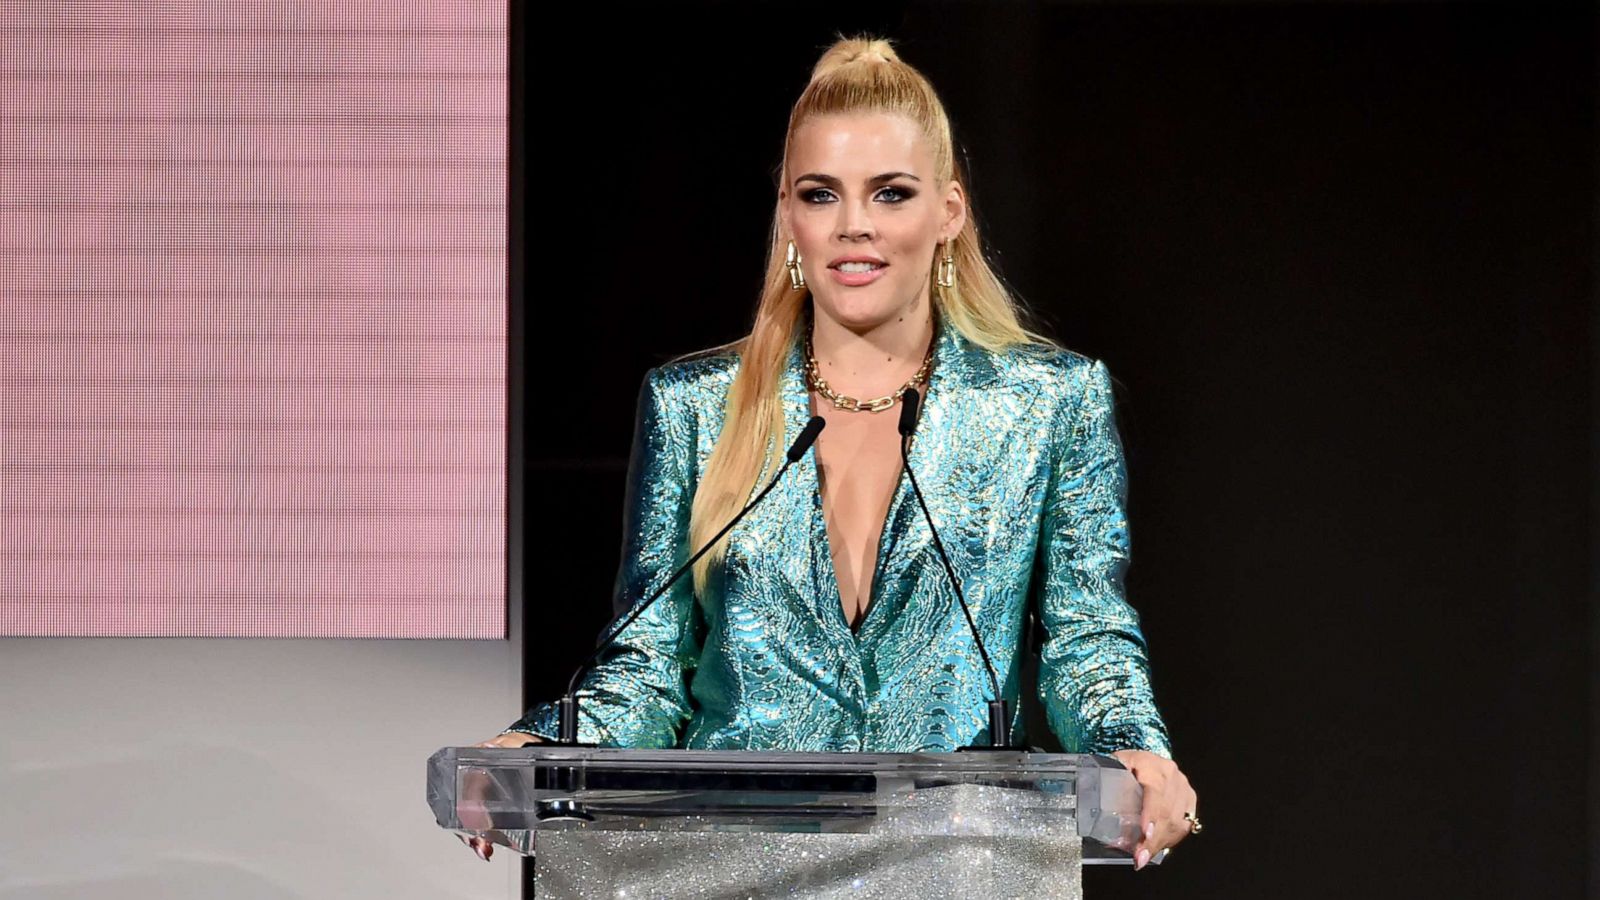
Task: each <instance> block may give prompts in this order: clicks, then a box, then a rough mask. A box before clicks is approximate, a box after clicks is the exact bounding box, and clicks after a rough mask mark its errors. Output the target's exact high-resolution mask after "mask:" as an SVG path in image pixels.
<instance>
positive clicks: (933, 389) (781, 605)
mask: <svg viewBox="0 0 1600 900" xmlns="http://www.w3.org/2000/svg"><path fill="white" fill-rule="evenodd" d="M935 340H936V346H935V349H934V366H933V372H932V374H931V375H930V378H929V382H928V387H927V391H926V398H925V399H924V401H923V404H922V411H921V414H920V418H919V420H918V425H917V431H916V438H915V439H914V441H913V443H912V448H911V453H910V460H911V466H912V468H913V469H914V470H915V472H916V476H917V480H918V483H919V484H920V485H921V487H922V492H923V495H924V496H925V497H926V498H927V502H928V506H929V509H930V511H931V513H932V516H933V519H934V521H935V522H936V523H937V525H938V528H939V535H940V538H941V539H942V541H943V542H944V545H945V549H946V551H947V552H948V553H949V555H950V561H951V563H952V564H953V566H954V568H955V572H956V575H957V577H958V578H960V580H961V584H962V589H963V591H964V593H965V596H966V599H967V602H968V603H969V604H970V605H971V607H972V611H973V615H974V618H975V620H976V622H977V626H978V629H979V630H980V631H981V632H982V634H983V638H984V642H985V644H986V646H987V648H988V650H989V654H990V656H991V658H992V659H993V661H994V664H995V666H996V669H997V671H998V674H999V678H1000V681H1001V685H1002V691H1003V692H1004V693H1005V694H1006V695H1007V698H1008V699H1009V700H1010V701H1011V703H1012V706H1011V708H1012V711H1013V718H1014V720H1015V721H1014V724H1013V735H1014V740H1018V741H1019V742H1020V739H1021V737H1022V736H1021V735H1020V727H1021V721H1022V717H1021V715H1020V714H1019V713H1018V711H1017V710H1018V705H1017V702H1016V701H1017V699H1018V695H1019V693H1020V691H1021V690H1022V685H1021V684H1020V674H1021V670H1022V666H1021V663H1022V655H1023V653H1024V652H1026V651H1025V648H1023V647H1021V643H1022V636H1023V626H1024V621H1025V619H1026V617H1027V615H1028V613H1029V609H1030V608H1032V609H1033V610H1034V611H1035V612H1036V613H1037V615H1038V616H1039V622H1040V624H1041V625H1042V626H1043V634H1044V642H1043V646H1042V649H1041V650H1040V658H1039V677H1038V684H1037V695H1038V701H1039V702H1040V703H1041V704H1042V705H1043V708H1044V712H1045V715H1046V718H1047V720H1048V722H1049V724H1050V728H1051V729H1052V730H1053V731H1054V732H1055V735H1056V737H1057V738H1058V739H1059V740H1060V742H1061V745H1062V747H1063V748H1064V749H1065V750H1066V751H1067V752H1073V753H1109V752H1112V751H1115V750H1121V749H1142V750H1149V751H1152V752H1154V753H1158V754H1160V755H1162V756H1169V757H1170V755H1171V750H1170V747H1169V745H1168V739H1167V733H1166V728H1165V725H1164V724H1163V722H1162V720H1161V715H1160V712H1159V711H1158V710H1157V708H1156V705H1155V702H1154V699H1153V697H1152V694H1151V689H1150V678H1149V669H1148V663H1147V658H1146V647H1145V641H1144V637H1143V634H1142V632H1141V631H1140V628H1139V620H1138V616H1137V614H1136V613H1135V612H1134V610H1133V608H1132V607H1130V606H1129V605H1128V603H1127V602H1126V601H1125V599H1124V590H1123V576H1124V573H1125V570H1126V568H1127V565H1128V553H1129V534H1128V522H1127V518H1126V513H1125V502H1126V490H1127V487H1126V483H1127V475H1126V467H1125V464H1124V459H1123V453H1122V444H1121V441H1120V439H1119V437H1118V434H1117V429H1116V421H1115V412H1114V408H1113V400H1112V390H1111V378H1110V375H1109V374H1108V372H1107V371H1106V368H1105V366H1104V364H1102V363H1100V362H1098V361H1095V360H1092V359H1089V358H1088V357H1085V356H1082V355H1080V354H1077V353H1074V352H1072V351H1069V350H1063V349H1058V348H1053V347H1043V346H1037V345H1028V346H1019V347H1014V348H1011V349H1008V350H1006V351H1004V352H999V353H996V352H991V351H988V350H985V349H983V348H981V347H978V346H976V345H974V344H972V343H971V342H969V341H968V340H966V339H965V338H964V337H963V336H962V335H961V334H960V333H959V332H958V331H957V330H956V329H954V328H953V327H951V326H950V325H948V324H947V323H943V322H941V323H940V325H939V326H938V330H937V336H936V338H935ZM738 364H739V363H738V359H737V357H736V356H734V355H733V354H731V353H719V354H712V355H704V356H699V357H693V358H689V359H685V360H679V361H676V362H673V363H669V364H667V365H664V366H661V367H659V368H656V369H653V370H651V371H650V373H649V374H648V375H647V376H646V378H645V382H644V385H643V388H642V390H641V392H640V398H639V406H638V418H637V426H636V429H637V430H636V432H635V435H634V447H633V457H632V460H631V462H630V465H629V476H628V479H629V480H628V494H627V506H626V515H625V538H624V547H623V560H622V565H621V568H620V570H619V572H618V576H617V581H616V585H615V591H614V596H615V598H616V601H617V603H618V609H619V610H620V609H623V608H625V607H627V606H629V605H631V604H632V603H635V602H638V601H639V600H641V599H642V598H644V597H646V596H648V595H649V594H650V593H652V592H653V591H654V590H655V589H656V588H657V587H658V586H659V585H660V583H661V582H662V581H663V580H664V579H665V578H666V577H667V576H668V575H669V574H670V573H671V572H672V571H673V570H674V569H675V568H677V567H678V566H679V565H681V564H682V563H683V562H684V561H685V560H687V559H688V557H689V555H690V553H691V552H693V548H691V547H690V546H689V542H688V531H689V509H690V504H691V501H692V498H693V495H694V490H695V485H696V484H697V483H698V480H699V478H700V476H701V474H702V473H703V472H704V470H705V464H706V461H707V459H708V457H709V456H710V454H711V450H712V447H713V445H714V443H715V441H716V438H717V435H718V433H719V431H720V429H721V425H722V420H723V408H724V400H725V398H726V396H727V391H728V387H729V385H730V384H731V383H732V381H733V377H734V374H735V372H736V371H737V367H738ZM803 373H804V359H803V354H802V352H801V349H800V342H798V341H797V342H796V345H795V346H794V348H793V349H792V351H791V354H790V359H789V362H788V369H787V372H786V375H785V380H784V383H783V390H784V402H785V410H786V413H785V418H786V436H785V437H784V442H783V446H785V447H786V446H788V443H789V442H790V441H792V440H794V438H795V437H796V436H797V435H798V434H799V432H800V429H801V428H802V427H804V425H805V423H806V421H807V419H808V418H809V417H810V415H811V405H810V395H809V392H808V391H807V388H806V384H805V380H804V375H803ZM861 415H892V416H898V415H899V410H898V409H891V410H889V411H885V412H882V413H861ZM763 483H764V481H763ZM727 540H728V541H729V542H730V543H729V545H728V550H727V555H726V561H725V562H724V563H723V564H721V565H719V566H717V567H716V568H715V569H713V571H712V574H711V578H710V580H709V583H708V585H707V587H706V590H705V591H704V592H703V593H702V594H701V595H700V596H696V595H695V591H694V588H693V585H692V579H691V578H689V577H687V576H685V577H684V578H683V579H681V580H680V581H679V583H678V584H677V585H676V586H674V587H673V589H672V590H671V591H669V592H668V593H667V594H666V595H665V596H663V597H662V598H661V599H660V600H658V601H657V603H656V604H655V606H654V607H652V608H651V609H650V610H649V611H648V612H646V613H645V614H644V615H643V616H642V617H641V618H640V619H639V620H638V621H637V622H635V623H634V624H633V625H631V626H630V627H629V628H628V629H627V630H626V631H625V632H624V633H623V634H622V635H621V636H620V638H619V640H618V641H617V642H616V643H615V645H614V646H613V647H612V648H611V649H610V650H608V651H607V653H606V654H605V655H604V656H603V657H602V660H601V662H600V664H599V665H597V666H596V667H595V669H594V670H593V671H591V672H590V673H589V674H588V675H587V676H586V678H585V680H584V681H583V683H582V686H581V689H580V694H582V695H583V699H582V713H581V715H580V720H579V724H580V727H579V737H580V740H582V741H584V742H591V743H595V744H600V745H603V746H621V747H639V748H644V747H674V746H678V747H688V748H695V749H713V750H714V749H760V750H816V751H847V750H862V751H875V752H912V751H941V750H954V749H957V748H959V747H962V746H966V745H972V744H984V743H986V742H987V741H988V723H987V709H986V702H987V701H988V700H989V699H990V697H989V693H990V689H989V680H988V677H987V676H986V675H985V674H984V671H983V663H982V660H981V658H980V657H979V654H978V652H977V648H976V646H975V645H974V643H973V638H972V635H971V633H970V631H969V629H968V627H967V623H966V620H965V618H964V617H963V615H962V613H961V609H960V606H959V605H958V604H957V601H956V597H955V594H954V592H953V591H952V589H951V586H950V584H949V581H948V579H947V577H946V575H945V572H944V569H943V567H942V566H941V565H940V562H939V559H938V556H937V553H936V551H935V550H934V547H933V543H932V539H931V537H930V535H929V531H928V525H927V522H926V521H924V518H923V516H922V513H921V511H920V510H919V509H918V507H917V503H916V498H915V497H914V496H913V495H912V494H911V486H910V483H909V481H908V480H907V479H906V477H905V475H904V474H903V473H902V475H901V478H900V482H899V484H898V486H897V487H896V490H895V494H894V497H893V499H892V501H891V503H890V505H889V509H888V517H887V518H886V519H885V522H884V527H883V531H882V536H881V539H880V543H879V547H878V568H877V572H876V574H875V576H874V580H873V586H872V595H871V598H870V603H869V606H868V608H867V611H866V613H865V617H864V618H863V619H862V621H861V623H860V625H859V627H858V629H856V630H854V631H852V629H851V628H850V627H849V625H848V624H847V622H846V621H845V617H844V612H843V610H842V608H841V603H840V597H839V587H838V582H837V579H836V577H835V575H834V569H833V561H832V556H831V555H830V553H829V546H828V533H827V524H826V522H825V521H824V517H823V511H822V496H821V493H820V492H819V490H818V478H817V465H816V460H815V455H814V453H808V454H807V455H806V457H805V458H804V459H802V460H801V461H800V462H799V463H797V464H795V465H794V466H792V467H791V468H790V470H789V472H788V473H787V474H786V475H785V476H784V478H783V481H782V482H781V483H780V484H779V485H778V486H777V488H776V489H775V490H774V491H773V492H772V494H771V495H770V496H768V497H767V499H766V501H765V502H764V503H763V504H762V505H761V506H760V507H758V508H757V509H756V510H755V511H754V512H753V513H752V514H751V515H750V516H748V517H747V518H746V519H745V520H744V521H743V522H741V523H740V524H739V525H738V527H736V528H735V529H734V530H733V531H732V532H731V533H730V534H729V536H728V538H727ZM529 639H530V640H535V641H536V640H538V636H537V634H536V633H534V632H530V635H529ZM506 730H507V731H524V732H528V733H531V734H537V735H540V736H543V737H546V738H554V737H555V736H556V735H557V724H556V710H555V705H554V704H548V703H546V704H540V705H538V706H535V707H534V708H533V709H532V710H530V711H529V712H528V714H527V715H526V716H524V717H523V718H522V719H520V720H519V721H517V722H516V723H514V724H513V725H512V726H511V727H510V728H508V729H506Z"/></svg>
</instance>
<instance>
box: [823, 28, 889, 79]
mask: <svg viewBox="0 0 1600 900" xmlns="http://www.w3.org/2000/svg"><path fill="white" fill-rule="evenodd" d="M857 62H873V63H897V62H900V54H898V53H896V52H894V45H893V44H891V43H889V40H888V39H887V38H875V37H868V36H865V35H863V36H860V37H853V38H847V37H840V38H839V39H838V40H836V41H834V42H833V46H831V47H829V48H828V49H827V50H825V51H823V53H822V58H821V59H819V60H817V65H816V67H815V68H814V69H812V70H811V80H812V81H816V80H817V79H818V78H821V77H822V76H824V75H827V74H828V73H829V72H832V71H834V70H835V69H838V68H840V67H841V66H847V65H849V64H851V63H857Z"/></svg>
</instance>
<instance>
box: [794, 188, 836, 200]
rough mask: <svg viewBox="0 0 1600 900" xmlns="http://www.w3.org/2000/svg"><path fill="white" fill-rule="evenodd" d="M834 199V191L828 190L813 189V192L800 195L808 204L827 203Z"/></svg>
mask: <svg viewBox="0 0 1600 900" xmlns="http://www.w3.org/2000/svg"><path fill="white" fill-rule="evenodd" d="M824 195H826V196H824ZM832 197H833V191H830V190H828V189H827V188H812V189H811V190H809V191H806V192H805V193H803V194H801V195H800V199H801V200H804V201H805V202H807V203H826V202H827V201H828V200H830V199H832Z"/></svg>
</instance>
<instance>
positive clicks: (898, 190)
mask: <svg viewBox="0 0 1600 900" xmlns="http://www.w3.org/2000/svg"><path fill="white" fill-rule="evenodd" d="M885 194H888V195H890V196H887V197H885V196H884V195H885ZM916 195H917V192H916V191H913V190H910V189H907V188H902V187H896V186H894V185H889V186H887V187H885V188H884V189H883V190H880V191H878V196H879V197H881V198H882V199H883V201H884V202H885V203H904V202H905V201H907V200H910V199H911V198H912V197H915V196H916Z"/></svg>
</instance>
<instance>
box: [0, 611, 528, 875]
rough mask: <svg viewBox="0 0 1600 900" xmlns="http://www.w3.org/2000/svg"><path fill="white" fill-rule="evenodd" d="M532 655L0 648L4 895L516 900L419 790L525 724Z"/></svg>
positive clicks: (498, 868) (401, 645) (154, 643)
mask: <svg viewBox="0 0 1600 900" xmlns="http://www.w3.org/2000/svg"><path fill="white" fill-rule="evenodd" d="M513 596H515V594H513ZM519 646H520V641H519V640H518V639H516V631H515V630H513V640H510V641H298V640H296V641H286V640H201V639H172V640H169V639H159V640H157V639H122V640H103V639H79V640H60V639H28V638H10V639H3V640H0V900H14V898H28V900H63V898H74V900H76V898H95V900H124V898H134V900H143V898H160V900H190V898H196V900H198V898H205V900H216V898H220V897H227V898H229V900H280V898H334V897H337V898H344V897H352V898H368V897H370V898H380V897H381V898H388V900H403V898H417V900H422V898H427V900H445V898H474V900H476V898H484V900H490V898H492V900H504V898H509V897H515V896H517V895H516V892H515V883H516V878H517V868H518V866H517V857H516V856H515V855H514V854H511V853H507V852H502V853H497V854H496V855H495V857H494V859H493V860H492V861H491V862H489V863H484V862H483V861H482V860H480V859H478V858H477V857H476V856H475V855H473V853H472V852H471V851H470V850H468V849H467V848H466V847H464V846H462V845H461V843H460V842H459V841H458V840H457V839H456V838H455V837H454V836H452V835H451V834H449V833H448V832H445V831H443V830H442V829H440V828H438V827H437V826H436V825H435V824H434V822H433V817H432V815H431V814H430V813H429V811H428V806H427V802H426V799H425V793H424V784H425V770H426V762H427V758H428V756H429V755H430V754H431V753H433V751H434V750H436V749H438V748H439V747H441V746H445V745H449V744H457V745H459V744H469V743H473V742H475V741H479V740H483V739H485V738H488V737H491V736H493V735H494V734H495V733H497V732H498V731H499V730H500V729H501V728H504V727H505V726H506V724H508V723H509V722H511V721H512V720H513V719H514V718H515V717H516V715H517V714H518V712H519V710H518V705H519V704H518V695H519V690H518V681H519V678H520V660H519V653H518V650H517V648H518V647H519Z"/></svg>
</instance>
